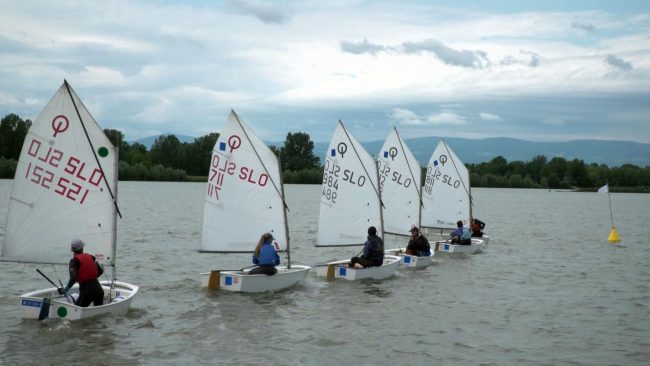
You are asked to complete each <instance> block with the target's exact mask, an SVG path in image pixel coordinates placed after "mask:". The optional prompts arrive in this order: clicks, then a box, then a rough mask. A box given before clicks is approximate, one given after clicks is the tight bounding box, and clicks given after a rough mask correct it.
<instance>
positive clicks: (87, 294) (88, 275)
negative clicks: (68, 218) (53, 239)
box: [58, 239, 104, 307]
mask: <svg viewBox="0 0 650 366" xmlns="http://www.w3.org/2000/svg"><path fill="white" fill-rule="evenodd" d="M84 245H85V244H84V242H83V241H82V240H81V239H74V240H73V241H72V242H71V243H70V250H72V252H73V253H74V257H73V258H72V259H71V260H70V265H69V267H68V268H69V271H70V280H69V281H68V284H67V285H65V287H59V288H58V292H59V294H61V295H63V294H65V293H66V292H68V290H70V288H71V287H72V286H73V285H74V284H75V282H79V298H77V300H75V305H77V306H81V307H87V306H88V305H90V303H92V304H93V305H95V306H98V305H103V304H104V290H103V289H102V285H101V284H100V283H99V281H98V280H97V279H98V278H99V276H101V275H102V274H103V273H104V270H103V269H102V267H100V266H99V263H97V261H96V260H95V257H94V256H92V255H90V254H86V253H84Z"/></svg>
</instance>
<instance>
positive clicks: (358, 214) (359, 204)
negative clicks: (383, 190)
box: [316, 121, 400, 281]
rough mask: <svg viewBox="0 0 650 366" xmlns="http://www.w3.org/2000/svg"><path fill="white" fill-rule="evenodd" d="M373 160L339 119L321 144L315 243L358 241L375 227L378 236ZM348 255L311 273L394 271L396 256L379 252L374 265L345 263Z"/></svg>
mask: <svg viewBox="0 0 650 366" xmlns="http://www.w3.org/2000/svg"><path fill="white" fill-rule="evenodd" d="M378 180H379V177H378V174H377V164H376V163H375V161H374V160H373V158H372V156H370V154H368V153H367V152H366V151H365V150H364V149H363V147H362V146H361V144H360V143H359V142H358V141H357V140H356V139H355V138H354V137H353V136H352V135H351V134H350V133H349V132H348V130H347V129H346V128H345V126H343V122H341V121H339V122H338V124H337V126H336V129H335V130H334V134H333V135H332V140H331V141H330V145H329V147H328V149H327V154H326V158H325V166H324V172H323V184H322V190H321V200H320V215H319V218H318V241H317V244H316V246H317V247H336V246H359V245H363V244H364V243H365V241H366V230H367V229H368V227H370V226H375V227H377V233H378V236H380V237H383V222H382V214H381V207H380V206H381V200H380V194H379V191H378V189H379V184H378ZM349 261H350V259H349V258H348V259H344V260H338V261H330V262H328V263H326V264H323V265H319V266H316V275H317V276H321V277H326V278H327V279H328V280H332V279H335V278H340V279H345V280H349V281H354V280H360V279H365V278H372V279H384V278H387V277H390V276H392V275H394V273H395V271H396V270H397V268H398V266H399V261H400V258H399V257H397V256H394V255H385V256H384V263H383V264H382V265H381V266H378V267H367V268H362V269H356V268H348V263H349Z"/></svg>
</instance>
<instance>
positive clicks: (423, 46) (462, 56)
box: [402, 39, 489, 68]
mask: <svg viewBox="0 0 650 366" xmlns="http://www.w3.org/2000/svg"><path fill="white" fill-rule="evenodd" d="M402 48H403V50H404V53H407V54H411V53H418V52H431V53H433V54H435V55H436V56H437V57H438V58H439V59H440V60H441V61H442V62H444V63H446V64H448V65H456V66H463V67H479V68H481V67H484V66H486V65H487V64H489V60H488V58H487V54H486V53H485V52H483V51H480V50H460V51H457V50H455V49H453V48H451V47H447V46H445V45H444V44H443V43H442V42H440V41H438V40H435V39H428V40H426V41H422V42H404V43H402Z"/></svg>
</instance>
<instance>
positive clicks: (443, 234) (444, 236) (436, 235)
mask: <svg viewBox="0 0 650 366" xmlns="http://www.w3.org/2000/svg"><path fill="white" fill-rule="evenodd" d="M423 231H424V236H426V237H427V239H428V240H429V242H430V243H431V242H443V241H447V240H448V239H449V237H450V235H451V231H452V230H445V229H442V230H441V229H426V228H425V229H424V230H423ZM474 239H478V240H483V247H486V246H487V245H488V243H489V242H490V237H489V236H487V235H483V236H482V237H480V238H477V237H472V240H474Z"/></svg>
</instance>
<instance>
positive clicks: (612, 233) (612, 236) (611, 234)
mask: <svg viewBox="0 0 650 366" xmlns="http://www.w3.org/2000/svg"><path fill="white" fill-rule="evenodd" d="M607 241H608V242H610V243H620V242H621V237H620V236H618V233H617V232H616V228H615V227H614V226H612V230H611V231H610V232H609V237H607Z"/></svg>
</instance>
